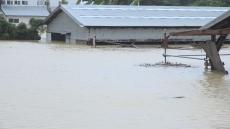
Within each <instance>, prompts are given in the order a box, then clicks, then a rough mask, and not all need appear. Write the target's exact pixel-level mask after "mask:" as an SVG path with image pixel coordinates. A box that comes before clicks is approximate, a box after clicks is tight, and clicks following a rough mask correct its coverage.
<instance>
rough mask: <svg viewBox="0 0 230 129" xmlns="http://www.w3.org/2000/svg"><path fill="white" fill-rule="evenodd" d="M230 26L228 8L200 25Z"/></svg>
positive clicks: (216, 27) (214, 27)
mask: <svg viewBox="0 0 230 129" xmlns="http://www.w3.org/2000/svg"><path fill="white" fill-rule="evenodd" d="M229 27H230V10H229V11H227V12H225V13H223V14H222V15H220V16H219V17H217V18H215V19H214V20H212V21H210V22H209V23H208V24H206V25H204V26H203V27H201V29H202V30H204V29H223V28H229Z"/></svg>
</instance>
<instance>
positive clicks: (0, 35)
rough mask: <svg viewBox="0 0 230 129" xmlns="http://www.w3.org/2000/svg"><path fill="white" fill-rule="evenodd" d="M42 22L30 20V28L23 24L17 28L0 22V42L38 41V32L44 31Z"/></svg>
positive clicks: (3, 21)
mask: <svg viewBox="0 0 230 129" xmlns="http://www.w3.org/2000/svg"><path fill="white" fill-rule="evenodd" d="M42 23H43V20H39V19H33V18H32V19H31V20H30V27H29V28H27V26H26V24H25V23H19V24H18V25H17V26H15V25H14V24H11V23H8V22H7V21H5V20H0V40H39V39H40V36H39V31H40V32H42V31H44V27H43V26H42Z"/></svg>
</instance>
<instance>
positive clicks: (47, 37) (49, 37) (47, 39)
mask: <svg viewBox="0 0 230 129" xmlns="http://www.w3.org/2000/svg"><path fill="white" fill-rule="evenodd" d="M51 41H52V39H51V33H48V32H46V42H51Z"/></svg>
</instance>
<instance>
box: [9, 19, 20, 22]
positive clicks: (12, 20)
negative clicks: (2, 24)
mask: <svg viewBox="0 0 230 129" xmlns="http://www.w3.org/2000/svg"><path fill="white" fill-rule="evenodd" d="M8 21H9V22H10V23H19V19H15V18H9V20H8Z"/></svg>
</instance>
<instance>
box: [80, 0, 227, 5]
mask: <svg viewBox="0 0 230 129" xmlns="http://www.w3.org/2000/svg"><path fill="white" fill-rule="evenodd" d="M79 1H80V0H77V3H79ZM92 2H93V3H94V4H118V5H129V4H136V5H137V4H140V5H168V6H170V5H171V6H230V0H88V3H92Z"/></svg>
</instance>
